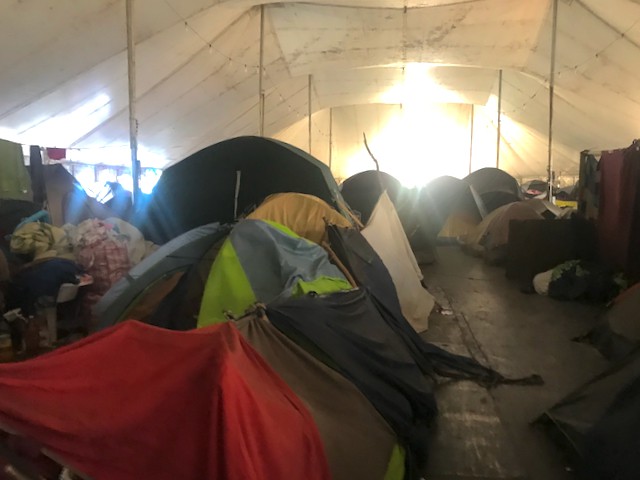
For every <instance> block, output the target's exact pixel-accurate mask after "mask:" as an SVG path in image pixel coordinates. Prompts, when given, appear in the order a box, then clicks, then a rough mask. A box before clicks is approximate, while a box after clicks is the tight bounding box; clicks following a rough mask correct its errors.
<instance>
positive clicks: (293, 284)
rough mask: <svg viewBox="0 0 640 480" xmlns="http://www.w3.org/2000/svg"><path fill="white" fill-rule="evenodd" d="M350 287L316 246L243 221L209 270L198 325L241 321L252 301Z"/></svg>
mask: <svg viewBox="0 0 640 480" xmlns="http://www.w3.org/2000/svg"><path fill="white" fill-rule="evenodd" d="M351 288H353V287H352V285H351V284H350V283H349V282H348V281H347V279H346V278H345V276H344V275H343V274H342V272H340V270H339V269H338V267H336V266H335V265H333V264H331V263H330V262H329V258H328V255H327V253H326V252H325V251H324V250H323V249H322V248H321V247H320V246H319V245H317V244H315V243H313V242H311V241H309V240H306V239H304V238H302V237H300V236H298V235H297V234H296V233H294V232H293V231H291V230H289V229H288V228H287V227H284V226H283V225H279V224H277V223H275V222H271V221H263V220H253V219H247V220H243V221H241V222H239V223H238V224H237V225H236V226H235V228H234V229H233V230H232V231H231V234H230V235H229V238H227V240H226V241H225V243H224V244H223V245H222V248H221V249H220V252H219V254H218V257H217V258H216V260H215V262H214V263H213V266H212V267H211V272H210V273H209V279H208V280H207V284H206V286H205V290H204V296H203V298H202V305H201V307H200V315H199V317H198V326H199V327H203V326H206V325H210V324H213V323H218V322H222V321H225V319H226V316H227V314H232V315H234V316H241V315H242V314H244V312H245V311H246V310H247V308H249V307H250V306H251V305H252V304H253V303H255V302H262V303H268V302H271V301H273V300H275V299H277V298H279V297H289V296H297V295H303V294H307V293H309V292H316V293H320V294H322V293H329V292H335V291H339V290H350V289H351Z"/></svg>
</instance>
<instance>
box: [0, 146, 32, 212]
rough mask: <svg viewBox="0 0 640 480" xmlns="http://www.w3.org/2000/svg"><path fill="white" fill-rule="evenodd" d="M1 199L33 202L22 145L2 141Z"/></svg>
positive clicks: (0, 164) (0, 155)
mask: <svg viewBox="0 0 640 480" xmlns="http://www.w3.org/2000/svg"><path fill="white" fill-rule="evenodd" d="M0 199H7V200H27V201H29V202H31V201H33V193H32V191H31V178H30V177H29V172H28V171H27V168H26V167H25V165H24V155H23V153H22V145H20V144H18V143H13V142H9V141H8V140H2V139H0Z"/></svg>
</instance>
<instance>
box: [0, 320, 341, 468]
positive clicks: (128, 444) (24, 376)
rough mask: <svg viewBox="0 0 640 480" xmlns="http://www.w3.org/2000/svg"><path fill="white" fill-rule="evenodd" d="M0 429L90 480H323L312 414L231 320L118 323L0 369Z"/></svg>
mask: <svg viewBox="0 0 640 480" xmlns="http://www.w3.org/2000/svg"><path fill="white" fill-rule="evenodd" d="M0 424H3V425H5V426H6V427H9V428H10V429H13V430H15V431H17V432H19V433H20V434H22V435H25V436H27V437H30V438H32V439H35V440H37V441H38V442H40V443H41V444H42V445H43V446H44V447H46V448H47V449H49V450H50V451H51V452H52V453H53V454H55V455H57V456H58V457H59V458H61V459H62V460H63V462H64V463H65V464H67V465H68V466H70V467H71V468H73V469H76V470H77V471H78V472H80V473H83V474H85V475H88V476H90V477H91V478H93V479H94V480H100V479H108V480H129V479H131V480H134V479H135V480H140V479H146V478H149V479H154V480H162V479H167V480H169V479H171V480H175V479H181V480H190V479H193V480H196V479H197V480H205V479H217V480H223V479H237V480H248V479H251V480H255V479H265V480H266V479H269V480H278V479H287V480H289V479H309V480H314V479H318V480H320V479H328V478H330V477H329V469H328V466H327V461H326V458H325V455H324V451H323V447H322V443H321V440H320V436H319V434H318V430H317V428H316V426H315V424H314V422H313V419H312V417H311V416H310V414H309V413H308V411H307V410H306V408H305V407H304V406H303V404H302V403H301V402H300V400H299V399H298V398H297V397H296V396H295V394H294V393H293V392H292V391H291V390H290V389H289V387H288V386H287V385H286V384H285V383H284V382H283V381H282V380H281V379H280V378H279V377H278V376H277V375H276V374H275V373H274V372H273V371H272V370H271V368H270V367H269V366H268V365H267V364H266V363H265V362H264V360H262V358H261V357H260V356H259V355H258V354H257V353H256V352H255V351H254V350H253V349H252V348H251V347H250V346H249V345H248V344H247V343H246V342H245V341H244V340H243V338H242V337H241V336H240V335H239V333H238V332H237V330H236V329H235V327H234V326H233V325H230V324H223V325H218V326H214V327H210V328H205V329H202V330H197V331H191V332H171V331H168V330H162V329H158V328H155V327H150V326H148V325H145V324H141V323H138V322H126V323H123V324H120V325H118V326H116V327H113V328H111V329H108V330H105V331H104V332H101V333H99V334H96V335H93V336H91V337H89V338H87V339H85V340H83V341H81V342H78V343H76V344H73V345H71V346H69V347H66V348H63V349H60V350H58V351H55V352H53V353H51V354H48V355H45V356H43V357H39V358H36V359H34V360H30V361H27V362H24V363H19V364H7V365H0Z"/></svg>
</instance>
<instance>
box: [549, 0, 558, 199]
mask: <svg viewBox="0 0 640 480" xmlns="http://www.w3.org/2000/svg"><path fill="white" fill-rule="evenodd" d="M557 36H558V0H553V27H552V30H551V65H550V69H549V70H550V72H549V159H548V164H547V172H548V176H547V179H548V187H549V191H548V192H547V196H548V198H549V201H551V200H553V98H554V91H555V86H556V44H557Z"/></svg>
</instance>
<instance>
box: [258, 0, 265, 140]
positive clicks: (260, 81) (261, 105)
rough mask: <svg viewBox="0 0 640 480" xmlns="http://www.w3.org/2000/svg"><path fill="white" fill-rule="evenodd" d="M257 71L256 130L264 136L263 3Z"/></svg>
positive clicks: (261, 7) (262, 7)
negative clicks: (257, 117)
mask: <svg viewBox="0 0 640 480" xmlns="http://www.w3.org/2000/svg"><path fill="white" fill-rule="evenodd" d="M258 68H259V71H258V103H259V106H258V116H259V119H258V122H259V126H258V132H259V134H260V136H261V137H264V88H263V80H264V79H263V77H264V4H262V5H260V60H259V67H258Z"/></svg>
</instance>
